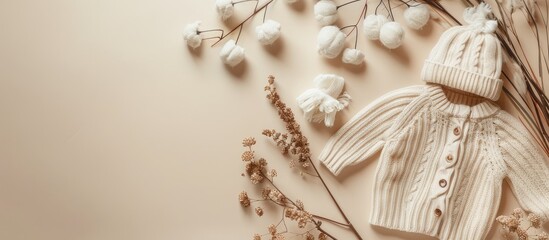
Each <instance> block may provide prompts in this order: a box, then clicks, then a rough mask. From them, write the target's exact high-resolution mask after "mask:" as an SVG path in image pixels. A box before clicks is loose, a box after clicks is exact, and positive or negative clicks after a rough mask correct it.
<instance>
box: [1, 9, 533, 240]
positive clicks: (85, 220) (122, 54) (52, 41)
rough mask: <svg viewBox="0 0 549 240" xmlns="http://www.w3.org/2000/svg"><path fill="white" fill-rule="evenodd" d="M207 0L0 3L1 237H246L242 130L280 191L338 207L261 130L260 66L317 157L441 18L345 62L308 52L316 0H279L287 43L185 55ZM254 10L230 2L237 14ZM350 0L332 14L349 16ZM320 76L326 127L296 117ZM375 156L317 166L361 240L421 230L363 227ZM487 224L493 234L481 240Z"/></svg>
mask: <svg viewBox="0 0 549 240" xmlns="http://www.w3.org/2000/svg"><path fill="white" fill-rule="evenodd" d="M213 2H214V1H213V0H212V1H210V0H208V1H199V0H196V1H184V0H178V1H173V0H161V1H143V0H118V1H109V0H88V1H81V0H50V1H31V0H18V1H7V0H3V1H0V116H1V117H0V239H10V240H20V239H21V240H23V239H25V240H27V239H40V240H49V239H52V240H53V239H55V240H65V239H67V240H68V239H81V240H92V239H93V240H115V239H116V240H123V239H124V240H125V239H132V240H140V239H162V240H172V239H251V236H252V235H253V233H265V232H266V227H267V226H268V225H269V224H270V223H272V222H276V221H277V220H278V218H279V212H275V210H274V209H267V214H266V216H264V217H262V218H258V217H256V216H254V215H253V214H251V212H250V211H248V210H250V209H247V210H243V209H242V208H241V207H240V206H239V204H238V201H237V196H238V193H239V192H240V191H242V190H244V189H246V190H248V191H250V192H253V189H254V188H253V186H252V185H251V184H250V183H249V182H248V181H247V180H246V179H245V178H243V177H241V176H240V174H241V173H242V172H243V164H242V163H241V161H240V154H241V151H242V148H241V143H240V142H241V139H242V138H243V137H246V136H255V137H256V138H257V139H258V143H259V146H258V147H257V148H256V151H257V153H258V154H260V155H262V156H265V157H267V158H268V159H269V161H270V164H271V165H272V166H273V167H275V168H277V169H278V172H279V177H278V180H277V181H278V182H279V184H281V186H283V187H284V188H285V189H289V195H291V196H296V197H298V198H301V199H303V201H304V202H305V205H306V207H307V208H308V209H310V210H311V211H314V212H317V213H320V214H322V215H326V216H330V217H333V218H335V219H340V218H339V215H338V214H337V213H336V212H335V209H334V207H333V206H332V205H331V203H330V202H329V201H328V199H327V196H326V195H325V194H324V192H322V190H321V189H320V188H319V187H318V186H319V185H318V184H317V183H316V181H314V180H305V181H301V180H300V178H299V177H297V176H296V174H295V173H294V172H292V171H291V170H289V169H288V167H287V162H286V160H284V159H283V158H282V157H280V155H279V154H278V153H277V150H276V149H275V148H274V147H273V145H272V144H271V143H270V142H269V141H267V140H265V139H264V138H262V137H261V136H260V133H261V130H262V129H264V128H277V129H282V125H281V123H280V122H279V120H278V118H277V116H276V112H275V111H274V110H273V108H272V107H271V106H270V105H269V104H268V103H267V101H266V100H264V93H263V86H264V84H265V80H266V77H267V75H269V74H273V75H275V76H276V77H277V85H278V87H279V89H280V94H281V95H282V96H283V98H284V99H285V100H286V101H287V102H288V103H289V104H290V105H291V106H292V107H294V110H296V114H297V119H298V120H299V121H300V123H301V124H302V128H303V131H304V132H305V133H306V135H307V136H308V137H309V139H310V142H311V149H312V151H313V153H314V154H315V155H317V154H318V153H319V151H320V150H321V148H322V146H323V144H324V143H325V142H326V140H327V138H328V137H329V136H330V134H332V133H333V132H334V131H335V130H336V129H337V128H339V127H340V126H341V124H342V123H344V122H345V121H347V120H348V119H349V118H350V117H351V116H352V115H353V114H354V113H356V112H357V111H359V110H360V109H361V108H362V107H363V106H364V105H366V104H367V103H369V102H371V101H372V100H374V99H375V98H377V97H379V96H380V95H382V94H383V93H385V92H387V91H389V90H392V89H396V88H399V87H404V86H409V85H413V84H422V83H421V82H420V81H419V71H420V69H421V66H422V60H423V59H424V58H425V57H426V55H427V54H428V52H429V49H430V48H431V47H432V46H433V45H434V44H435V42H436V40H437V37H438V36H439V34H440V33H441V32H442V30H443V29H444V26H442V25H440V24H438V23H435V22H431V23H430V25H428V26H427V27H426V28H425V29H424V30H423V31H422V32H414V31H411V30H409V29H406V34H407V35H406V42H405V44H404V45H403V46H402V47H401V48H399V49H397V50H392V51H391V50H387V49H385V48H383V47H381V45H379V44H378V43H375V42H368V41H366V40H365V39H364V37H363V35H361V36H360V41H359V48H360V49H362V50H364V51H365V53H366V55H367V59H366V65H365V66H363V67H358V68H356V67H355V68H351V67H347V66H343V65H341V64H340V63H339V62H338V61H327V60H324V59H322V58H320V57H319V56H318V55H317V54H316V52H315V47H314V45H315V41H316V34H317V32H318V29H319V27H318V25H317V24H316V22H315V21H314V17H313V16H312V4H313V3H312V1H304V2H303V4H300V5H297V6H294V7H290V6H288V5H286V4H285V3H284V1H277V2H276V3H275V4H274V5H273V7H271V8H270V9H269V13H268V17H269V18H273V19H275V20H277V21H279V22H281V24H282V26H283V37H282V39H281V40H280V41H279V43H277V44H276V45H275V46H274V47H270V48H264V47H262V46H260V45H259V43H258V42H257V41H256V40H255V38H254V31H253V26H252V24H250V25H247V26H246V28H245V29H244V31H243V33H242V37H241V39H240V42H239V43H240V44H241V45H243V46H244V47H245V48H246V63H245V64H244V65H242V66H240V67H238V68H236V69H230V68H227V67H225V66H224V65H223V64H222V63H221V61H220V59H219V57H218V52H219V50H220V47H221V46H216V47H213V48H210V47H209V46H208V44H207V43H206V44H205V45H203V46H202V47H201V48H200V49H198V51H195V52H192V51H190V50H189V49H188V48H187V47H186V46H185V44H184V42H183V40H182V28H183V26H184V25H185V24H186V23H189V22H192V21H194V20H202V21H203V26H204V28H214V27H216V26H224V25H223V24H222V23H221V22H220V21H219V20H218V19H217V16H216V12H215V10H214V8H213V4H214V3H213ZM338 2H343V1H338ZM444 2H445V3H448V2H449V1H444ZM449 4H450V5H454V7H453V8H452V9H458V8H459V7H460V4H459V3H458V1H450V3H449ZM249 6H250V4H248V5H246V4H242V5H238V7H237V14H236V17H235V18H236V19H242V18H243V17H245V15H246V14H247V13H248V11H249V10H250V9H249ZM359 6H360V4H358V5H354V7H351V8H350V10H349V13H348V14H345V16H346V17H344V18H343V19H342V22H343V23H352V22H354V21H356V17H357V16H356V15H357V14H358V8H359ZM372 9H373V7H370V10H369V12H371V11H372ZM457 14H459V13H457ZM400 16H401V15H400V14H397V17H398V18H400ZM259 19H260V18H257V19H256V21H254V23H253V25H255V24H257V23H258V22H259V21H260V20H259ZM228 25H230V26H232V25H234V22H232V23H231V22H230V23H229V24H228ZM225 28H228V27H225ZM233 37H236V36H233ZM349 40H350V41H351V42H352V39H349ZM532 51H535V49H532ZM320 73H336V74H339V75H342V76H344V77H345V78H346V83H347V85H346V86H347V91H348V92H349V93H350V94H351V96H352V97H353V100H354V101H353V103H352V104H351V105H350V107H349V109H347V110H345V111H343V112H342V113H341V114H338V117H337V124H336V126H335V127H334V128H332V129H327V128H325V127H322V126H319V125H315V124H309V123H307V122H305V121H304V120H303V117H302V114H301V112H299V111H297V108H296V106H295V101H294V100H293V99H295V97H296V96H297V95H298V94H300V93H301V92H303V91H304V90H305V89H308V88H310V87H311V86H312V82H311V80H312V79H313V78H314V77H315V76H316V75H317V74H320ZM376 164H377V162H376V161H375V159H370V160H369V161H367V163H365V164H361V165H359V166H357V167H354V168H351V169H347V170H346V171H345V172H344V173H343V174H342V176H340V177H337V178H335V177H333V176H332V175H330V174H329V172H328V171H327V170H326V169H325V168H323V167H321V168H320V169H321V172H322V174H324V176H325V178H326V180H327V181H328V184H329V185H330V186H331V187H332V189H333V190H334V193H335V194H336V196H337V198H338V200H339V201H340V202H341V204H342V206H343V208H344V209H345V210H346V212H347V213H348V215H349V217H350V219H351V220H352V221H353V222H354V223H355V225H356V226H357V227H358V228H359V232H360V233H361V234H362V236H364V237H365V238H367V239H427V238H426V237H423V236H420V235H413V234H405V233H399V232H395V231H390V230H384V229H380V228H373V227H372V226H370V225H369V224H368V222H367V219H368V215H369V212H370V207H369V205H370V195H371V186H372V179H373V174H374V169H375V166H376ZM504 196H505V197H504V199H503V200H502V203H501V207H500V208H499V209H500V212H501V213H509V212H510V211H511V210H512V209H513V208H515V207H516V206H517V204H516V202H515V200H514V198H513V196H512V195H511V193H510V191H509V189H508V187H507V186H506V187H505V192H504ZM479 211H483V210H482V209H479ZM494 226H496V225H494ZM326 227H327V229H328V230H330V231H331V232H334V233H336V234H339V236H341V239H352V237H351V235H349V234H348V233H347V232H345V231H341V230H339V229H338V228H333V227H329V226H328V224H327V225H326ZM498 236H499V235H498V234H497V231H492V234H491V237H490V239H498Z"/></svg>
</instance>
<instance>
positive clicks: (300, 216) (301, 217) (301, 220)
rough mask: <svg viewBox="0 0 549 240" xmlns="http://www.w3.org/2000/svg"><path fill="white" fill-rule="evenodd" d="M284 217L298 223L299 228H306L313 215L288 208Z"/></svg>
mask: <svg viewBox="0 0 549 240" xmlns="http://www.w3.org/2000/svg"><path fill="white" fill-rule="evenodd" d="M284 216H286V217H287V218H289V219H290V220H293V221H297V226H298V227H299V228H304V227H305V226H306V225H307V223H308V222H310V221H311V220H312V215H311V214H310V213H309V212H307V211H304V210H300V209H295V208H287V209H286V212H285V214H284Z"/></svg>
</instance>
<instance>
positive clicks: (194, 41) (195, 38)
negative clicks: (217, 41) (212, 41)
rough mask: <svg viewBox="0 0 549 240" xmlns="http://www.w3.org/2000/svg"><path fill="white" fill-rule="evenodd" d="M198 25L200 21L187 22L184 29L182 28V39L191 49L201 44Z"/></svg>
mask: <svg viewBox="0 0 549 240" xmlns="http://www.w3.org/2000/svg"><path fill="white" fill-rule="evenodd" d="M199 26H200V21H196V22H194V23H190V24H187V26H185V29H183V39H185V41H186V42H187V45H189V47H192V48H193V49H195V48H197V47H199V46H200V44H202V36H200V34H198V27H199Z"/></svg>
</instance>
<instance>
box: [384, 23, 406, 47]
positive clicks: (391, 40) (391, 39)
mask: <svg viewBox="0 0 549 240" xmlns="http://www.w3.org/2000/svg"><path fill="white" fill-rule="evenodd" d="M403 39H404V29H403V28H402V26H401V25H400V24H399V23H397V22H388V23H385V24H383V26H382V27H381V30H380V31H379V40H380V41H381V43H383V45H384V46H385V47H387V48H389V49H395V48H397V47H399V46H400V45H401V44H402V40H403Z"/></svg>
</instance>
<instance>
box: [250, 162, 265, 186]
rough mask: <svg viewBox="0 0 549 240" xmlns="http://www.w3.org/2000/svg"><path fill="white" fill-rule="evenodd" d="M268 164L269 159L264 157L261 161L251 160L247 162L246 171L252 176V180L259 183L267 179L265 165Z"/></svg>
mask: <svg viewBox="0 0 549 240" xmlns="http://www.w3.org/2000/svg"><path fill="white" fill-rule="evenodd" d="M266 166H267V161H266V160H265V159H263V158H261V159H259V161H253V160H252V161H249V162H247V163H246V173H247V174H248V176H249V177H250V181H252V183H253V184H258V183H261V182H263V180H264V179H265V175H264V173H265V171H266V170H265V167H266Z"/></svg>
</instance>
